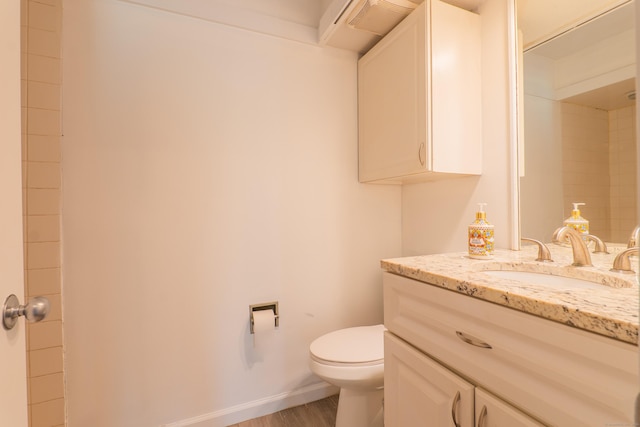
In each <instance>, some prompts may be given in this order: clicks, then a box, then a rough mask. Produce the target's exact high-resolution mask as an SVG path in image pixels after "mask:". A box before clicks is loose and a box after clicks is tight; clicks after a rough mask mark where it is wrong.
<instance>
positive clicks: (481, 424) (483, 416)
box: [478, 405, 487, 427]
mask: <svg viewBox="0 0 640 427" xmlns="http://www.w3.org/2000/svg"><path fill="white" fill-rule="evenodd" d="M486 418H487V407H486V406H485V405H482V410H481V411H480V416H479V417H478V427H484V423H485V421H486Z"/></svg>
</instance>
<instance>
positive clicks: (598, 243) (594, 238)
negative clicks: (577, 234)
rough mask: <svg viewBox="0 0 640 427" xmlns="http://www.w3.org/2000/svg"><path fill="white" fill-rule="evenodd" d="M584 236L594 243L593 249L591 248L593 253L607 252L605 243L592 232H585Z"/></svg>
mask: <svg viewBox="0 0 640 427" xmlns="http://www.w3.org/2000/svg"><path fill="white" fill-rule="evenodd" d="M584 237H585V238H586V239H587V240H589V241H592V242H594V243H595V244H596V247H595V249H594V250H593V253H594V254H608V253H609V250H608V249H607V244H606V243H604V242H603V241H602V239H600V238H599V237H598V236H596V235H594V234H585V235H584Z"/></svg>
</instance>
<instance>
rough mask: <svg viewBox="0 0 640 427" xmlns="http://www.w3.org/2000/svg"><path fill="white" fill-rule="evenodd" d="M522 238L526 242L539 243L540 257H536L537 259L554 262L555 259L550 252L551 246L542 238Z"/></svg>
mask: <svg viewBox="0 0 640 427" xmlns="http://www.w3.org/2000/svg"><path fill="white" fill-rule="evenodd" d="M520 240H524V241H525V242H533V243H535V244H536V245H538V258H536V261H541V262H553V260H552V259H551V252H549V248H548V247H547V245H545V244H544V243H542V242H541V241H540V240H536V239H530V238H528V237H522V238H520Z"/></svg>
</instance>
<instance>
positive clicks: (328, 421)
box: [227, 394, 338, 427]
mask: <svg viewBox="0 0 640 427" xmlns="http://www.w3.org/2000/svg"><path fill="white" fill-rule="evenodd" d="M337 410H338V395H337V394H336V395H335V396H331V397H327V398H326V399H322V400H318V401H315V402H311V403H307V404H306V405H301V406H296V407H294V408H289V409H285V410H283V411H280V412H276V413H275V414H271V415H265V416H264V417H260V418H254V419H253V420H249V421H243V422H241V423H240V424H233V425H230V426H227V427H334V426H335V425H336V411H337Z"/></svg>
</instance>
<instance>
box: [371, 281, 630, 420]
mask: <svg viewBox="0 0 640 427" xmlns="http://www.w3.org/2000/svg"><path fill="white" fill-rule="evenodd" d="M383 283H384V319H385V326H386V327H387V330H388V332H387V334H388V336H387V338H386V340H385V426H386V427H407V426H414V425H415V426H418V425H421V426H424V425H426V426H431V425H432V426H434V427H440V426H454V425H455V424H453V421H452V420H453V417H452V415H451V410H452V403H453V401H452V392H453V391H452V388H446V387H445V386H442V385H441V384H442V382H443V381H444V380H443V381H441V380H440V378H445V377H446V378H449V382H450V384H453V385H451V387H454V385H455V387H457V389H456V390H461V391H460V393H461V397H463V399H461V401H460V404H459V406H458V408H457V409H456V411H457V414H458V415H457V416H459V417H460V418H459V420H460V421H459V424H458V426H459V427H464V426H467V427H468V426H474V425H475V426H479V427H503V426H504V427H514V426H527V427H532V426H544V425H547V426H562V427H574V426H575V427H584V426H606V425H633V422H634V421H633V415H634V406H635V397H636V394H637V391H638V383H639V381H638V362H637V349H638V347H637V346H635V345H632V344H629V343H626V342H622V341H617V340H615V339H612V338H607V337H604V336H601V335H597V334H594V333H590V332H586V331H583V330H580V329H577V328H574V327H570V326H567V325H563V324H561V323H557V322H553V321H551V320H547V319H543V318H539V317H536V316H532V315H529V314H526V313H523V312H520V311H517V310H513V309H509V308H506V307H502V306H499V305H497V304H493V303H490V302H486V301H482V300H480V299H477V298H473V297H470V296H467V295H463V294H459V293H457V292H453V291H449V290H445V289H442V288H440V287H438V286H435V285H430V284H428V283H423V282H419V281H416V280H413V279H409V278H406V277H401V276H397V275H394V274H391V273H388V272H385V273H383ZM460 335H462V338H464V339H462V338H461V337H460ZM470 340H471V341H472V342H474V343H475V344H476V345H471V344H469V342H468V341H470ZM477 344H486V346H485V345H477ZM434 366H436V367H438V368H439V369H437V368H434ZM442 371H445V372H446V373H442ZM434 372H435V373H434ZM387 373H388V375H387ZM454 373H455V374H454ZM455 376H458V377H459V378H457V379H456V380H451V377H454V378H455ZM434 378H436V379H435V380H434ZM458 380H461V381H463V383H460V382H458ZM464 382H466V383H467V384H468V385H470V386H471V387H472V389H473V388H475V391H474V393H473V396H472V397H468V396H469V395H468V389H467V388H466V387H467V386H463V385H461V384H464ZM434 384H437V385H438V386H437V387H436V386H434ZM447 387H449V386H447ZM434 390H436V391H434ZM462 390H464V391H462ZM412 396H413V397H412ZM454 396H455V393H454ZM465 399H472V400H471V401H469V400H466V401H465ZM507 402H508V403H507ZM469 407H471V408H474V409H471V411H472V412H473V414H472V416H471V419H472V420H473V419H474V418H475V424H474V422H473V421H470V422H469V423H467V424H465V423H466V422H467V421H465V420H468V419H469V411H470V409H469ZM432 408H433V411H432V410H431V409H432ZM445 408H449V409H448V413H449V417H448V418H446V414H445V413H444V411H445ZM483 408H486V409H485V410H484V412H485V415H484V417H483V419H482V420H481V419H480V416H481V415H482V412H483ZM419 417H422V420H423V424H419V423H418V422H417V421H412V420H414V419H415V420H417V419H418V418H419ZM440 417H445V418H440ZM465 417H466V418H465ZM441 419H443V420H444V421H441ZM424 420H434V421H433V422H431V421H424ZM435 420H438V422H436V421H435ZM480 421H482V422H483V423H484V424H482V423H480ZM478 423H480V424H478Z"/></svg>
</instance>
